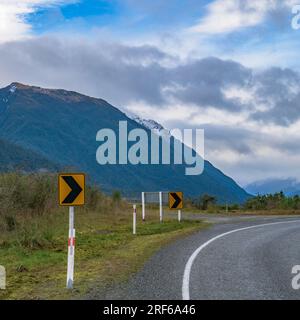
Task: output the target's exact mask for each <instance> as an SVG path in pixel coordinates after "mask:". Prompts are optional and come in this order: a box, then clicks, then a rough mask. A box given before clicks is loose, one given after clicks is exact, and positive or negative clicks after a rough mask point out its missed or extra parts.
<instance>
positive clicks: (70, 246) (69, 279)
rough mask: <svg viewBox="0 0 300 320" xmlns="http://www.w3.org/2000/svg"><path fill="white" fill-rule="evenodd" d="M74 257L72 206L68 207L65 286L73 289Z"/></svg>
mask: <svg viewBox="0 0 300 320" xmlns="http://www.w3.org/2000/svg"><path fill="white" fill-rule="evenodd" d="M74 257H75V229H74V207H69V239H68V270H67V288H68V289H73V282H74Z"/></svg>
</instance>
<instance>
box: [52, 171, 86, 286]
mask: <svg viewBox="0 0 300 320" xmlns="http://www.w3.org/2000/svg"><path fill="white" fill-rule="evenodd" d="M58 202H59V204H60V205H61V206H68V207H69V238H68V268H67V288H68V289H72V288H73V282H74V257H75V228H74V206H83V205H84V204H85V175H84V174H83V173H62V174H60V175H59V176H58Z"/></svg>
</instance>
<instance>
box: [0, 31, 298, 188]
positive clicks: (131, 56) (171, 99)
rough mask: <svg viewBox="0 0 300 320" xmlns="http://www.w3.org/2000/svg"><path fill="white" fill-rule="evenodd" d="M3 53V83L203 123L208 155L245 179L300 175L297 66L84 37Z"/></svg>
mask: <svg viewBox="0 0 300 320" xmlns="http://www.w3.org/2000/svg"><path fill="white" fill-rule="evenodd" d="M0 56H1V59H0V70H1V75H0V85H1V86H6V85H8V84H9V83H10V82H14V81H18V82H23V83H26V84H31V85H39V86H43V87H50V88H64V89H68V90H74V91H79V92H81V93H84V94H88V95H91V96H96V97H99V98H103V99H105V100H107V101H108V102H110V103H112V104H113V105H115V106H117V107H120V108H121V109H122V110H124V111H126V112H127V111H132V112H135V113H137V114H138V115H140V116H142V117H146V118H150V119H151V118H154V120H156V121H158V122H162V124H163V125H165V126H166V127H167V128H169V129H171V128H174V127H179V128H193V127H195V128H204V129H205V131H206V157H207V158H208V159H209V160H211V161H212V162H213V163H214V164H215V165H217V166H218V167H220V168H221V169H222V170H224V171H225V173H226V174H228V175H230V176H232V177H233V178H235V179H236V180H238V181H239V182H240V183H242V184H243V183H248V182H250V181H253V180H259V179H261V178H265V177H272V175H273V176H276V175H279V174H280V175H281V176H284V175H286V176H296V177H298V178H300V172H299V169H298V164H299V162H300V151H298V150H300V148H299V143H298V141H300V134H299V125H300V112H299V111H300V110H299V106H300V104H299V103H298V101H300V96H299V95H300V81H299V80H300V79H299V77H300V76H299V74H298V73H297V72H296V71H294V70H291V69H288V68H286V69H283V68H267V69H265V70H263V71H258V70H255V69H250V68H246V67H244V66H243V65H242V64H240V63H237V62H234V61H232V60H222V59H218V58H214V57H210V58H204V59H194V60H184V61H183V60H180V59H178V58H176V57H175V56H172V55H169V54H168V53H165V52H164V51H162V50H160V49H159V48H157V47H155V46H149V45H145V46H128V45H122V44H116V43H108V42H103V41H96V40H94V41H88V40H87V39H84V38H78V39H66V38H63V39H60V38H57V37H40V38H33V39H28V40H23V41H17V42H10V43H4V44H1V45H0ZM270 159H272V161H271V160H270ZM291 172H294V173H295V174H294V175H291Z"/></svg>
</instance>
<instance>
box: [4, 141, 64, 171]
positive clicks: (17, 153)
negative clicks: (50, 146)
mask: <svg viewBox="0 0 300 320" xmlns="http://www.w3.org/2000/svg"><path fill="white" fill-rule="evenodd" d="M58 169H59V166H58V165H56V164H54V163H52V162H51V161H49V160H47V159H46V158H44V157H42V156H41V155H39V154H37V153H35V152H33V151H30V150H26V149H24V148H22V147H20V146H17V145H15V144H13V143H11V142H7V141H4V140H1V139H0V171H1V172H7V171H15V170H20V171H24V172H35V171H57V170H58Z"/></svg>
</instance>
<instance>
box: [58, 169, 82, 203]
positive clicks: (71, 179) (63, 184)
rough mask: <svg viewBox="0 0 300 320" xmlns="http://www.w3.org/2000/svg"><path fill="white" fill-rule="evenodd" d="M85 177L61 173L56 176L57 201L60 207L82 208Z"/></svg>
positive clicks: (80, 174)
mask: <svg viewBox="0 0 300 320" xmlns="http://www.w3.org/2000/svg"><path fill="white" fill-rule="evenodd" d="M84 191H85V175H84V174H83V173H61V174H60V175H59V176H58V198H59V199H58V200H59V204H60V205H61V206H82V205H84V203H85V199H84Z"/></svg>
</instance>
